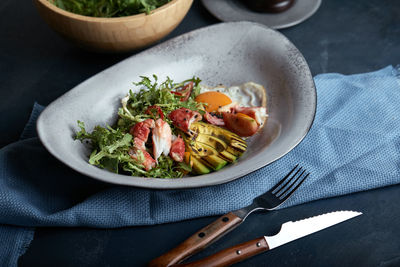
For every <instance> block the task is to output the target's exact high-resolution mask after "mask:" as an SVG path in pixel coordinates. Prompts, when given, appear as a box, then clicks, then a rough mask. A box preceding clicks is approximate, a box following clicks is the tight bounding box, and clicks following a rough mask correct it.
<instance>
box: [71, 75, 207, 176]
mask: <svg viewBox="0 0 400 267" xmlns="http://www.w3.org/2000/svg"><path fill="white" fill-rule="evenodd" d="M188 83H191V84H193V89H192V90H191V92H190V94H189V95H188V97H187V99H185V101H182V94H180V93H177V92H179V89H181V88H183V87H184V86H185V85H186V84H188ZM199 83H200V79H199V78H197V77H193V78H191V79H188V80H185V81H183V82H180V83H174V82H173V81H172V80H171V79H170V78H168V77H167V79H166V80H165V81H163V82H161V83H159V82H158V78H157V76H156V75H153V79H150V78H149V77H144V76H141V81H140V82H138V83H134V85H136V86H139V87H140V90H139V92H137V93H134V92H132V90H131V91H129V94H128V95H127V96H126V97H124V98H123V99H122V101H121V107H120V108H119V110H118V120H117V122H116V124H115V125H113V126H110V125H106V126H104V127H103V126H96V127H95V128H94V129H93V131H92V132H88V131H87V130H86V128H85V124H84V122H81V121H78V126H79V128H80V131H78V132H77V133H76V136H75V139H76V140H80V141H88V142H89V143H90V144H91V147H92V153H91V155H90V157H89V163H90V164H92V165H95V166H98V167H100V168H103V169H107V170H109V171H112V172H115V173H125V174H130V175H133V176H144V177H159V178H179V177H182V176H183V175H184V174H185V173H187V172H190V171H191V167H190V166H189V165H187V164H186V163H184V162H176V161H174V160H173V159H172V158H171V157H169V156H166V155H161V156H160V157H159V158H158V159H157V165H156V166H155V167H154V168H152V169H150V170H145V168H143V165H142V164H141V162H143V160H144V155H143V154H140V151H138V152H139V153H138V154H139V155H138V157H137V158H132V157H131V156H130V155H129V150H130V149H131V148H132V147H134V142H133V136H132V135H131V134H130V129H131V128H132V126H134V125H135V124H136V123H139V122H142V121H144V120H146V119H157V117H159V116H160V112H161V113H162V114H169V113H170V112H171V111H173V110H176V109H179V108H188V109H190V110H194V111H198V112H199V113H201V114H204V111H203V107H202V105H199V103H197V102H196V101H194V99H195V97H196V96H197V95H198V94H199V90H200V86H199ZM153 106H157V107H158V108H157V109H160V110H161V111H159V110H154V111H153V110H152V112H145V111H146V110H148V109H149V108H152V107H153ZM164 120H165V121H166V122H167V123H168V124H169V125H170V126H171V131H172V134H174V135H176V136H178V134H179V133H178V129H176V128H175V126H174V125H173V124H172V123H171V121H170V119H169V118H168V116H165V118H164Z"/></svg>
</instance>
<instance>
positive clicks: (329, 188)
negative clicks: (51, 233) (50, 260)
mask: <svg viewBox="0 0 400 267" xmlns="http://www.w3.org/2000/svg"><path fill="white" fill-rule="evenodd" d="M399 77H400V72H399V68H393V67H391V66H389V67H386V68H384V69H381V70H379V71H376V72H371V73H366V74H359V75H349V76H345V75H341V74H322V75H318V76H316V77H315V83H316V86H317V93H318V107H317V115H316V118H315V121H314V125H313V127H312V129H311V131H310V132H309V134H308V135H307V136H306V138H305V139H304V141H303V142H301V143H300V144H299V145H298V146H297V147H296V148H295V149H293V150H292V151H291V152H290V153H288V154H287V155H286V156H285V157H283V158H282V159H280V160H278V161H276V162H274V163H272V164H270V165H269V166H266V167H264V168H262V169H260V170H258V171H256V172H254V173H251V174H249V175H247V176H245V177H243V178H241V179H238V180H235V181H233V182H230V183H227V184H223V185H218V186H212V187H206V188H198V189H189V190H165V191H158V190H148V189H140V188H132V187H123V186H116V185H110V184H105V183H101V182H99V181H96V180H94V179H91V178H88V177H85V176H82V175H80V174H78V173H76V172H75V171H73V170H71V169H69V168H67V167H66V166H64V165H63V164H62V163H60V162H59V161H57V160H56V159H55V158H53V157H52V156H51V155H50V154H49V153H48V152H47V151H46V150H45V148H44V147H43V146H42V145H41V143H40V141H39V140H38V138H37V137H36V134H35V130H34V125H35V121H36V118H37V115H38V114H39V113H40V111H41V109H42V107H41V106H39V105H37V104H35V106H34V110H33V112H32V116H31V119H30V121H29V122H28V124H27V126H26V128H25V130H24V132H23V134H22V136H21V139H22V140H21V141H19V142H16V143H13V144H10V145H8V146H6V147H4V148H2V149H1V150H0V169H1V172H0V240H2V241H3V240H8V241H7V242H1V243H0V263H1V264H0V265H2V266H3V265H6V266H13V265H16V263H17V260H18V257H19V255H21V254H22V253H23V252H24V250H25V249H26V248H27V247H28V246H29V243H30V241H31V240H32V238H33V232H34V228H33V227H38V226H69V227H71V226H87V227H98V228H114V227H123V226H133V225H149V224H159V223H166V222H173V221H179V220H184V219H189V218H195V217H201V216H208V215H216V214H222V213H226V212H228V211H231V210H234V209H238V208H240V207H243V206H245V205H248V204H250V203H251V201H252V199H253V198H254V197H255V196H257V195H259V194H261V193H263V192H265V191H266V190H267V189H269V188H270V187H271V186H272V185H274V184H275V183H276V182H277V181H278V180H279V179H280V178H281V177H282V175H283V174H285V173H287V172H288V171H289V170H290V169H291V168H292V167H293V166H294V165H295V164H297V163H300V165H302V166H304V167H306V168H307V169H308V170H309V171H310V172H311V173H312V175H311V176H310V177H309V179H308V180H307V181H306V182H305V183H304V185H303V186H302V187H301V190H299V191H298V192H296V194H294V195H293V197H292V198H291V199H290V200H289V201H288V202H287V203H286V204H285V205H284V207H287V206H292V205H297V204H300V203H304V202H307V201H312V200H316V199H321V198H327V197H333V196H338V195H343V194H348V193H352V192H356V191H362V190H368V189H372V188H377V187H382V186H387V185H392V184H397V183H399V182H400V153H399V148H400V118H399V116H400V104H399V103H400V78H399ZM1 224H3V226H1Z"/></svg>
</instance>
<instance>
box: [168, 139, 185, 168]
mask: <svg viewBox="0 0 400 267" xmlns="http://www.w3.org/2000/svg"><path fill="white" fill-rule="evenodd" d="M169 155H170V157H171V158H173V160H175V161H177V162H182V161H183V156H184V155H185V142H184V141H183V139H182V137H180V136H178V137H177V138H176V139H175V140H174V141H173V142H172V145H171V151H170V152H169Z"/></svg>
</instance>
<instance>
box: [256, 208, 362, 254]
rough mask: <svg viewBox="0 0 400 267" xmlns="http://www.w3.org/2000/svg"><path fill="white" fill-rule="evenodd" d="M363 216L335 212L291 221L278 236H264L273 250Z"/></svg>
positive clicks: (352, 212)
mask: <svg viewBox="0 0 400 267" xmlns="http://www.w3.org/2000/svg"><path fill="white" fill-rule="evenodd" d="M361 214H362V213H361V212H357V211H335V212H330V213H325V214H322V215H318V216H314V217H310V218H307V219H303V220H300V221H295V222H292V221H290V222H286V223H284V224H282V226H281V230H280V231H279V233H278V234H276V235H274V236H264V238H265V240H266V241H267V243H268V246H269V249H273V248H276V247H279V246H281V245H284V244H286V243H289V242H291V241H294V240H296V239H299V238H302V237H304V236H307V235H310V234H312V233H315V232H318V231H321V230H323V229H325V228H328V227H331V226H333V225H335V224H338V223H341V222H344V221H347V220H349V219H351V218H354V217H356V216H359V215H361Z"/></svg>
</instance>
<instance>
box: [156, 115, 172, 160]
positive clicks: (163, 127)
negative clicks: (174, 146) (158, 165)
mask: <svg viewBox="0 0 400 267" xmlns="http://www.w3.org/2000/svg"><path fill="white" fill-rule="evenodd" d="M152 132H153V136H152V139H153V156H154V159H155V160H156V161H157V159H158V158H159V157H160V156H161V154H164V155H165V156H168V154H169V151H170V149H171V141H172V133H171V128H170V127H169V124H168V123H166V122H165V121H163V120H162V119H158V120H156V123H155V127H154V128H153V131H152Z"/></svg>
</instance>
